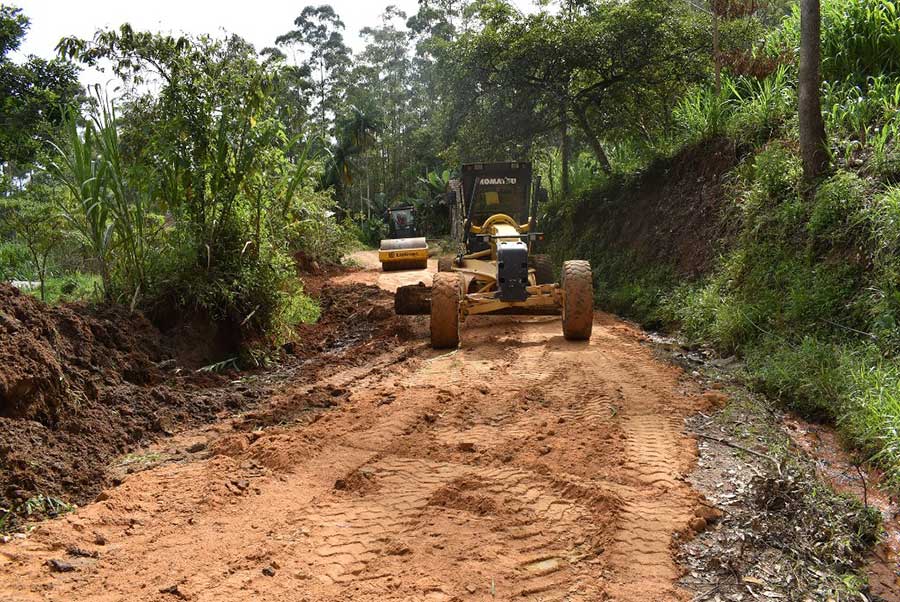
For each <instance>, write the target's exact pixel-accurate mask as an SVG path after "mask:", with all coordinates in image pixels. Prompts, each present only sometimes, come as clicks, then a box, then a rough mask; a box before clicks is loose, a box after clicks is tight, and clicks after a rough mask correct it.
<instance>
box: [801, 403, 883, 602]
mask: <svg viewBox="0 0 900 602" xmlns="http://www.w3.org/2000/svg"><path fill="white" fill-rule="evenodd" d="M784 425H785V427H786V430H787V433H788V434H789V435H790V437H791V440H792V441H793V442H794V443H795V444H796V445H797V446H798V447H800V448H801V449H803V450H804V451H805V452H806V453H807V454H808V455H809V456H810V457H811V458H814V459H815V462H816V470H817V472H818V473H819V475H820V476H821V477H822V478H823V479H824V480H825V481H827V482H828V483H829V484H830V485H831V486H832V487H833V488H834V489H835V490H837V491H839V492H841V493H845V494H848V495H852V496H854V497H855V498H857V499H859V500H861V501H863V503H865V504H866V505H867V506H870V507H873V508H876V509H877V510H878V511H879V512H880V513H881V516H882V520H883V524H884V531H885V532H884V537H883V538H882V540H881V542H879V544H878V545H877V546H876V547H875V549H874V551H873V555H872V558H871V559H870V561H869V567H868V572H869V583H870V587H871V590H872V593H873V594H876V595H878V596H881V597H883V598H884V599H885V600H897V599H898V597H900V519H898V516H900V503H898V501H897V499H896V498H894V497H892V496H890V495H888V494H887V493H885V492H884V490H883V488H882V485H883V475H882V474H881V472H880V471H878V470H877V469H874V468H871V467H867V466H860V465H859V464H858V463H856V462H854V461H853V458H852V457H851V455H850V454H848V453H847V451H846V448H845V447H844V446H843V445H841V440H840V437H839V436H838V434H837V433H836V432H835V431H834V429H831V428H829V427H827V426H823V425H819V424H813V423H811V422H807V421H805V420H803V419H801V418H798V417H797V416H788V417H787V418H785V420H784Z"/></svg>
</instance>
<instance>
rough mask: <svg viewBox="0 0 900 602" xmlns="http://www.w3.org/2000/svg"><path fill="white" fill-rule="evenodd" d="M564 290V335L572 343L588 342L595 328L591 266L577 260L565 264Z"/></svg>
mask: <svg viewBox="0 0 900 602" xmlns="http://www.w3.org/2000/svg"><path fill="white" fill-rule="evenodd" d="M562 289H563V293H564V294H565V302H564V303H563V314H562V321H563V334H564V335H565V337H566V338H567V339H569V340H570V341H586V340H588V339H590V338H591V330H592V329H593V326H594V279H593V276H592V275H591V264H590V263H588V262H587V261H581V260H575V261H567V262H565V263H563V269H562Z"/></svg>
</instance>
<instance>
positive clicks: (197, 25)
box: [9, 0, 531, 58]
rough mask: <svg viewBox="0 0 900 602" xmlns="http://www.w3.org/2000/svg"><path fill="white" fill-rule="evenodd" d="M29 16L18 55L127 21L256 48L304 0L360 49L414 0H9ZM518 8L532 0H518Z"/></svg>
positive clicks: (48, 51)
mask: <svg viewBox="0 0 900 602" xmlns="http://www.w3.org/2000/svg"><path fill="white" fill-rule="evenodd" d="M9 3H10V4H13V5H15V6H19V7H21V8H22V9H23V11H24V12H25V14H26V15H27V16H28V18H29V19H31V29H30V30H29V31H28V35H27V37H26V38H25V42H24V44H23V45H22V48H21V49H20V53H19V54H20V55H28V54H35V55H38V56H41V57H44V58H50V57H51V56H53V54H54V52H53V49H54V48H55V47H56V44H57V42H59V40H60V38H62V37H65V36H71V35H75V36H78V37H80V38H89V37H92V36H93V34H94V32H95V31H96V30H97V29H103V28H107V27H118V26H119V25H121V24H122V23H126V22H127V23H130V24H131V25H132V27H133V28H134V29H135V30H150V31H162V32H165V33H173V34H180V33H190V34H199V33H209V34H217V33H221V32H222V30H225V31H228V32H229V33H236V34H238V35H240V36H241V37H243V38H245V39H246V40H248V41H249V42H251V43H252V44H253V45H255V46H256V49H257V50H260V49H262V48H264V47H266V46H273V45H274V44H275V38H276V37H277V36H279V35H281V34H283V33H285V32H287V31H289V30H290V29H291V28H292V27H293V23H294V19H295V18H297V16H298V15H299V14H300V11H302V10H303V7H304V6H306V5H307V4H314V5H319V4H331V5H332V6H333V7H334V9H335V11H336V12H337V13H338V15H339V16H340V17H341V19H342V20H343V21H344V25H346V29H345V30H344V39H345V41H346V43H347V45H348V46H350V47H351V48H352V49H353V50H354V52H355V51H358V50H361V49H362V45H363V44H362V41H361V39H360V38H359V30H360V29H362V28H363V27H367V26H373V25H377V24H378V23H379V19H378V17H379V15H381V13H383V12H384V9H385V7H387V6H389V5H394V6H397V7H399V8H400V9H402V10H403V11H405V12H406V13H407V16H412V15H413V14H414V13H415V12H416V11H417V7H418V2H417V0H370V1H368V2H366V1H354V0H307V1H304V0H299V1H297V2H284V1H283V0H282V1H279V0H255V1H254V0H251V1H250V2H246V1H245V2H236V1H234V0H222V1H218V2H215V1H210V0H201V1H198V0H180V1H178V0H13V1H12V2H9ZM515 4H516V5H518V6H519V7H520V8H525V7H529V6H531V1H530V0H516V1H515Z"/></svg>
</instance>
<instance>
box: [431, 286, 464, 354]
mask: <svg viewBox="0 0 900 602" xmlns="http://www.w3.org/2000/svg"><path fill="white" fill-rule="evenodd" d="M461 296H462V278H461V277H460V275H459V274H457V273H456V272H438V273H437V274H435V275H434V284H433V285H432V287H431V346H432V347H434V348H435V349H455V348H456V347H458V346H459V301H460V297H461Z"/></svg>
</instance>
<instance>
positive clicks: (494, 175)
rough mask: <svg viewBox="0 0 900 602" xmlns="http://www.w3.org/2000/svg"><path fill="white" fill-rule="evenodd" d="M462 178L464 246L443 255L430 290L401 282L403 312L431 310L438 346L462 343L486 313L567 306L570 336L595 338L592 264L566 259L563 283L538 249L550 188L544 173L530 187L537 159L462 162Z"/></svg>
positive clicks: (562, 310) (555, 310) (545, 311)
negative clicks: (468, 326)
mask: <svg viewBox="0 0 900 602" xmlns="http://www.w3.org/2000/svg"><path fill="white" fill-rule="evenodd" d="M461 184H462V187H461V193H462V195H463V205H464V209H465V212H464V215H465V224H464V227H463V228H462V229H461V232H462V237H463V240H461V241H459V243H460V252H459V254H458V255H457V256H456V257H451V258H443V259H441V260H440V261H439V263H438V273H437V274H435V275H434V280H433V284H432V287H431V289H430V290H427V289H424V288H423V287H403V288H401V289H399V290H398V291H397V298H396V300H395V306H396V309H397V313H406V314H409V313H428V314H430V315H431V344H432V346H433V347H435V348H437V349H446V348H455V347H457V346H458V345H459V331H460V325H461V324H462V323H463V322H464V321H465V320H466V318H468V317H469V316H475V315H485V314H494V315H497V314H500V315H559V314H561V315H562V326H563V334H564V335H565V337H566V338H567V339H569V340H586V339H589V338H590V336H591V329H592V326H593V311H594V309H593V308H594V293H593V279H592V276H591V266H590V264H589V263H588V262H587V261H580V260H576V261H566V262H564V263H563V266H562V278H561V280H560V281H559V282H558V283H557V282H555V279H554V274H553V266H552V265H551V264H550V262H549V258H548V256H546V255H541V254H537V253H533V252H532V251H533V250H535V246H536V244H537V243H538V242H539V241H541V240H543V235H542V234H541V233H539V232H538V231H537V215H538V207H539V204H540V202H541V201H543V200H544V199H546V191H544V190H543V189H542V188H541V186H540V178H537V179H536V181H535V185H534V187H532V169H531V164H530V163H527V162H511V163H471V164H467V165H463V167H462V175H461ZM450 194H451V195H452V194H454V193H450ZM455 200H456V199H451V204H453V202H454V201H455ZM426 291H427V292H426ZM424 310H427V311H424Z"/></svg>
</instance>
